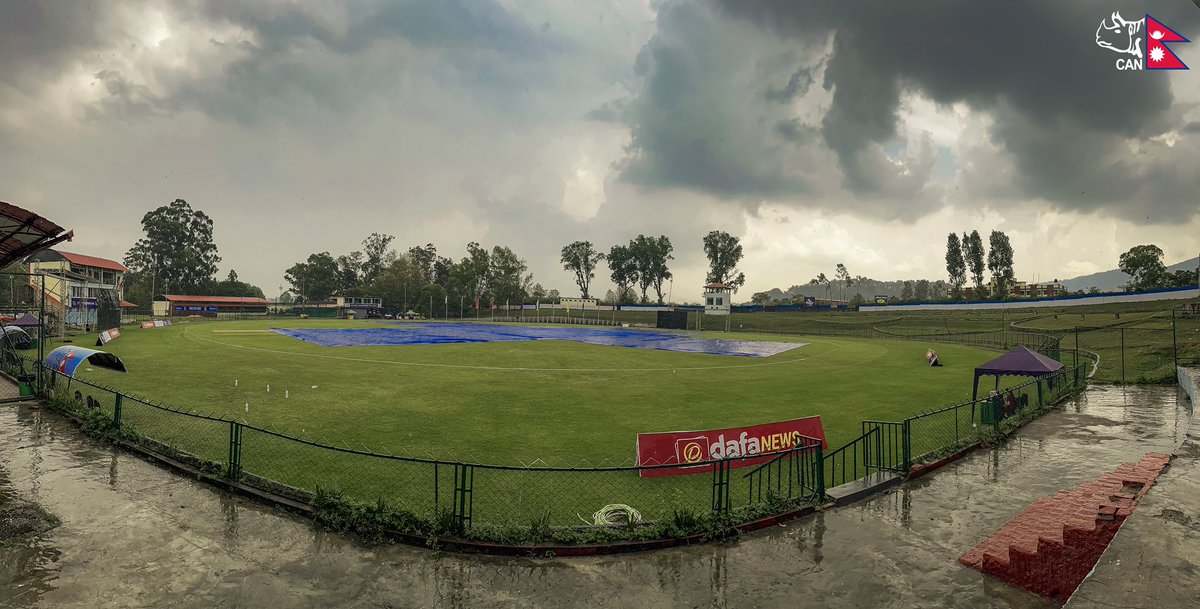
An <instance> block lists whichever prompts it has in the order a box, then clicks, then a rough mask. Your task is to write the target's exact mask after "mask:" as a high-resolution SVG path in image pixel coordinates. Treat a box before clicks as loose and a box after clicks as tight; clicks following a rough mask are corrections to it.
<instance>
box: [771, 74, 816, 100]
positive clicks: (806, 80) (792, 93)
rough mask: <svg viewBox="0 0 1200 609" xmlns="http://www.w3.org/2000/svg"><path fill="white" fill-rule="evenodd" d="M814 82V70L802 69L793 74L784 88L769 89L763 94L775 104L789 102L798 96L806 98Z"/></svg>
mask: <svg viewBox="0 0 1200 609" xmlns="http://www.w3.org/2000/svg"><path fill="white" fill-rule="evenodd" d="M814 80H815V79H814V78H813V68H811V67H802V68H800V69H798V70H796V71H795V72H793V73H792V76H791V78H788V81H787V84H786V85H784V86H783V87H780V88H775V87H767V90H766V91H764V92H763V97H765V98H766V99H767V100H768V101H773V102H780V103H784V102H789V101H792V99H794V98H796V97H797V96H800V97H804V94H805V93H808V88H809V87H811V86H812V84H813V82H814Z"/></svg>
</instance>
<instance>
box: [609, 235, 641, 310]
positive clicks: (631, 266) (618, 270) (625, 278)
mask: <svg viewBox="0 0 1200 609" xmlns="http://www.w3.org/2000/svg"><path fill="white" fill-rule="evenodd" d="M608 269H609V277H610V278H612V282H613V283H615V284H617V297H618V298H622V297H624V296H626V295H628V294H630V293H632V292H633V286H634V285H636V284H637V283H638V279H639V277H638V270H637V260H635V259H634V256H633V252H631V251H630V249H629V246H627V245H614V246H612V247H611V248H609V250H608Z"/></svg>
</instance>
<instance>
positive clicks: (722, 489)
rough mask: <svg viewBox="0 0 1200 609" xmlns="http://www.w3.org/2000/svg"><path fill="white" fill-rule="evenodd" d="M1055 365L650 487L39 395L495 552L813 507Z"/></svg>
mask: <svg viewBox="0 0 1200 609" xmlns="http://www.w3.org/2000/svg"><path fill="white" fill-rule="evenodd" d="M1055 353H1056V354H1057V355H1059V357H1060V358H1064V356H1065V358H1064V359H1068V360H1070V361H1069V363H1070V365H1068V366H1067V367H1065V368H1063V369H1062V370H1061V371H1060V372H1058V373H1055V374H1053V375H1051V376H1048V377H1043V378H1039V379H1035V380H1032V381H1029V382H1025V383H1023V384H1021V385H1018V386H1016V387H1013V388H1011V389H1008V390H1005V391H1004V392H1001V393H998V394H996V395H995V396H992V397H990V398H987V399H984V400H977V401H974V402H967V403H963V404H957V405H954V406H949V407H946V408H941V409H938V410H934V411H930V412H927V413H922V414H919V415H916V416H913V417H910V418H908V419H906V420H904V421H899V422H888V421H864V422H863V435H862V436H860V437H859V438H857V439H855V440H853V441H851V442H849V443H848V444H846V445H845V446H842V447H839V448H836V449H834V450H832V451H828V452H826V451H824V450H823V448H822V444H821V442H820V441H819V440H815V439H811V438H803V437H802V438H801V441H799V442H798V443H797V444H796V446H795V447H793V448H792V449H790V450H788V451H785V452H782V453H773V454H770V455H767V456H762V455H758V456H752V457H751V456H746V457H737V458H731V459H722V460H714V461H706V462H700V463H696V464H692V465H690V466H689V467H693V468H696V469H694V470H692V471H693V472H700V473H688V474H685V475H662V476H657V475H655V474H658V473H664V472H661V471H659V470H665V469H676V468H679V467H680V466H679V465H678V464H666V465H653V466H629V467H588V468H568V467H515V466H496V465H488V464H480V463H463V462H453V461H439V460H432V459H419V458H412V457H407V456H397V455H391V454H380V453H376V452H371V451H368V450H362V449H354V448H351V447H348V446H337V445H332V444H328V443H322V442H317V441H313V440H311V439H309V438H305V437H296V436H290V435H287V434H283V433H280V432H278V431H275V430H272V429H266V428H261V427H257V426H255V425H251V424H248V423H246V422H243V421H239V420H234V419H229V418H225V417H219V416H211V415H206V414H202V413H199V412H195V411H184V410H180V409H177V408H171V407H168V406H165V405H162V404H155V403H153V402H151V401H149V400H145V399H141V398H137V397H134V396H130V395H127V394H124V393H122V392H120V391H117V390H115V389H112V388H109V387H105V386H103V385H100V384H97V383H94V382H90V381H85V380H82V379H77V378H73V377H68V376H65V375H62V374H60V373H59V372H57V371H55V370H49V369H46V370H45V371H44V372H45V374H46V377H47V381H46V383H45V386H44V392H43V394H44V395H45V396H46V397H48V398H49V399H50V400H51V403H52V404H54V405H55V406H56V407H59V408H62V409H65V410H67V411H69V412H70V413H72V414H74V415H76V416H79V417H82V418H83V419H84V420H85V421H87V422H89V424H93V425H95V424H97V422H99V423H102V425H97V428H98V429H101V430H102V431H103V432H104V433H109V434H116V436H117V437H118V438H120V439H122V440H124V441H127V442H130V443H134V444H137V445H139V446H140V447H141V448H143V449H145V450H148V451H152V452H153V453H156V454H158V455H161V456H164V457H167V458H170V459H173V460H176V461H180V462H183V463H186V464H188V465H190V466H192V467H195V468H197V469H199V470H200V471H203V472H205V473H207V474H209V475H213V476H219V477H222V478H224V479H226V480H229V481H230V482H232V483H238V484H243V485H246V486H248V487H252V488H255V489H258V490H260V491H263V492H266V493H270V494H274V495H278V496H281V497H286V498H288V499H291V500H295V501H300V502H304V503H308V504H313V503H319V501H318V498H319V496H320V495H321V494H322V493H325V494H330V493H332V494H335V495H336V496H337V497H339V498H341V499H343V500H345V501H348V502H352V503H354V504H360V505H377V506H379V508H378V509H379V510H380V513H384V511H385V510H384V506H386V513H389V514H392V516H390V518H391V519H392V520H389V522H393V523H399V522H405V523H409V526H410V527H416V529H418V530H420V531H425V532H428V531H437V530H449V531H454V532H458V533H462V534H466V535H468V536H476V537H483V538H487V539H501V540H503V539H511V538H512V537H511V535H510V532H511V531H525V532H527V531H530V530H535V529H537V528H538V527H543V528H546V529H547V530H550V529H573V528H579V527H596V526H597V525H599V526H601V527H606V526H609V524H607V523H611V522H612V521H611V519H608V518H607V517H606V516H605V515H604V514H605V510H606V509H608V508H611V507H612V506H614V505H617V506H620V507H621V509H622V510H624V511H622V512H621V514H622V515H623V516H622V517H623V518H629V519H631V520H633V521H635V522H643V523H646V522H650V523H661V522H676V521H680V520H683V521H697V519H699V518H702V517H707V518H712V517H718V518H724V519H726V520H727V521H730V522H738V521H746V520H748V519H751V518H754V517H758V516H761V515H765V514H767V513H771V512H779V511H784V510H786V509H790V508H792V507H794V506H797V505H800V504H803V503H819V502H822V501H824V500H825V497H826V494H825V491H826V489H828V488H830V487H833V486H838V485H841V484H845V483H847V482H852V481H854V480H858V479H859V478H862V477H863V476H866V475H868V474H871V473H878V472H893V473H896V474H898V475H904V474H906V473H907V472H908V471H909V470H910V468H911V467H912V466H913V465H914V464H916V463H920V462H922V461H928V460H931V459H934V458H937V457H938V456H940V455H943V454H947V453H949V452H952V451H954V450H957V449H960V448H962V447H964V446H968V445H970V444H974V443H977V442H978V441H979V440H980V438H981V437H983V435H984V434H986V433H988V432H991V433H996V432H997V431H999V430H1001V429H1002V425H1003V424H1005V422H1006V421H1009V420H1020V419H1023V418H1028V417H1030V416H1033V415H1034V414H1036V413H1037V412H1040V410H1041V409H1042V408H1043V407H1044V406H1046V405H1048V404H1051V403H1053V402H1054V401H1056V400H1057V399H1059V398H1061V397H1062V396H1064V395H1066V394H1068V393H1071V392H1074V391H1077V390H1078V389H1079V388H1080V387H1082V386H1083V384H1084V383H1085V382H1086V379H1087V374H1088V371H1087V369H1086V367H1087V366H1088V365H1089V364H1090V362H1088V361H1085V360H1083V359H1082V358H1079V357H1077V356H1076V354H1075V352H1074V351H1070V350H1056V351H1055ZM21 365H22V366H24V367H25V368H26V369H28V368H32V367H34V366H36V362H34V361H32V360H26V361H23V362H22V363H21ZM671 473H678V472H671ZM706 474H707V475H706ZM395 514H403V515H404V517H403V518H400V517H397V516H395ZM397 518H399V519H398V520H397ZM414 523H415V524H414ZM438 523H443V524H442V525H439V524H438ZM396 526H399V525H396ZM439 527H440V528H439Z"/></svg>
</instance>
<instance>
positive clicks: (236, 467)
mask: <svg viewBox="0 0 1200 609" xmlns="http://www.w3.org/2000/svg"><path fill="white" fill-rule="evenodd" d="M225 476H226V477H227V478H229V479H230V480H232V481H234V482H237V481H238V479H239V478H241V477H242V424H241V423H238V422H237V421H230V422H229V469H228V471H227V472H226V473H225Z"/></svg>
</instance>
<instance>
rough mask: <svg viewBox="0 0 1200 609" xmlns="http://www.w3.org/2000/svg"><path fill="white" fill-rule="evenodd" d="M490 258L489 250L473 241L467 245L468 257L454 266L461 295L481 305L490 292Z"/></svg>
mask: <svg viewBox="0 0 1200 609" xmlns="http://www.w3.org/2000/svg"><path fill="white" fill-rule="evenodd" d="M489 258H490V256H489V255H488V251H487V249H486V248H484V247H482V246H480V245H479V244H478V243H476V242H474V241H472V242H470V243H468V244H467V255H466V256H463V258H462V260H460V261H459V263H458V264H456V265H454V272H453V274H452V275H453V279H452V281H453V282H454V285H455V287H457V288H458V289H459V290H460V293H461V294H463V295H465V296H466V297H467V298H469V299H471V300H472V302H474V303H479V304H480V305H482V303H483V301H484V296H485V295H486V294H487V291H488V273H489V270H490V268H491V263H490V261H489Z"/></svg>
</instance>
